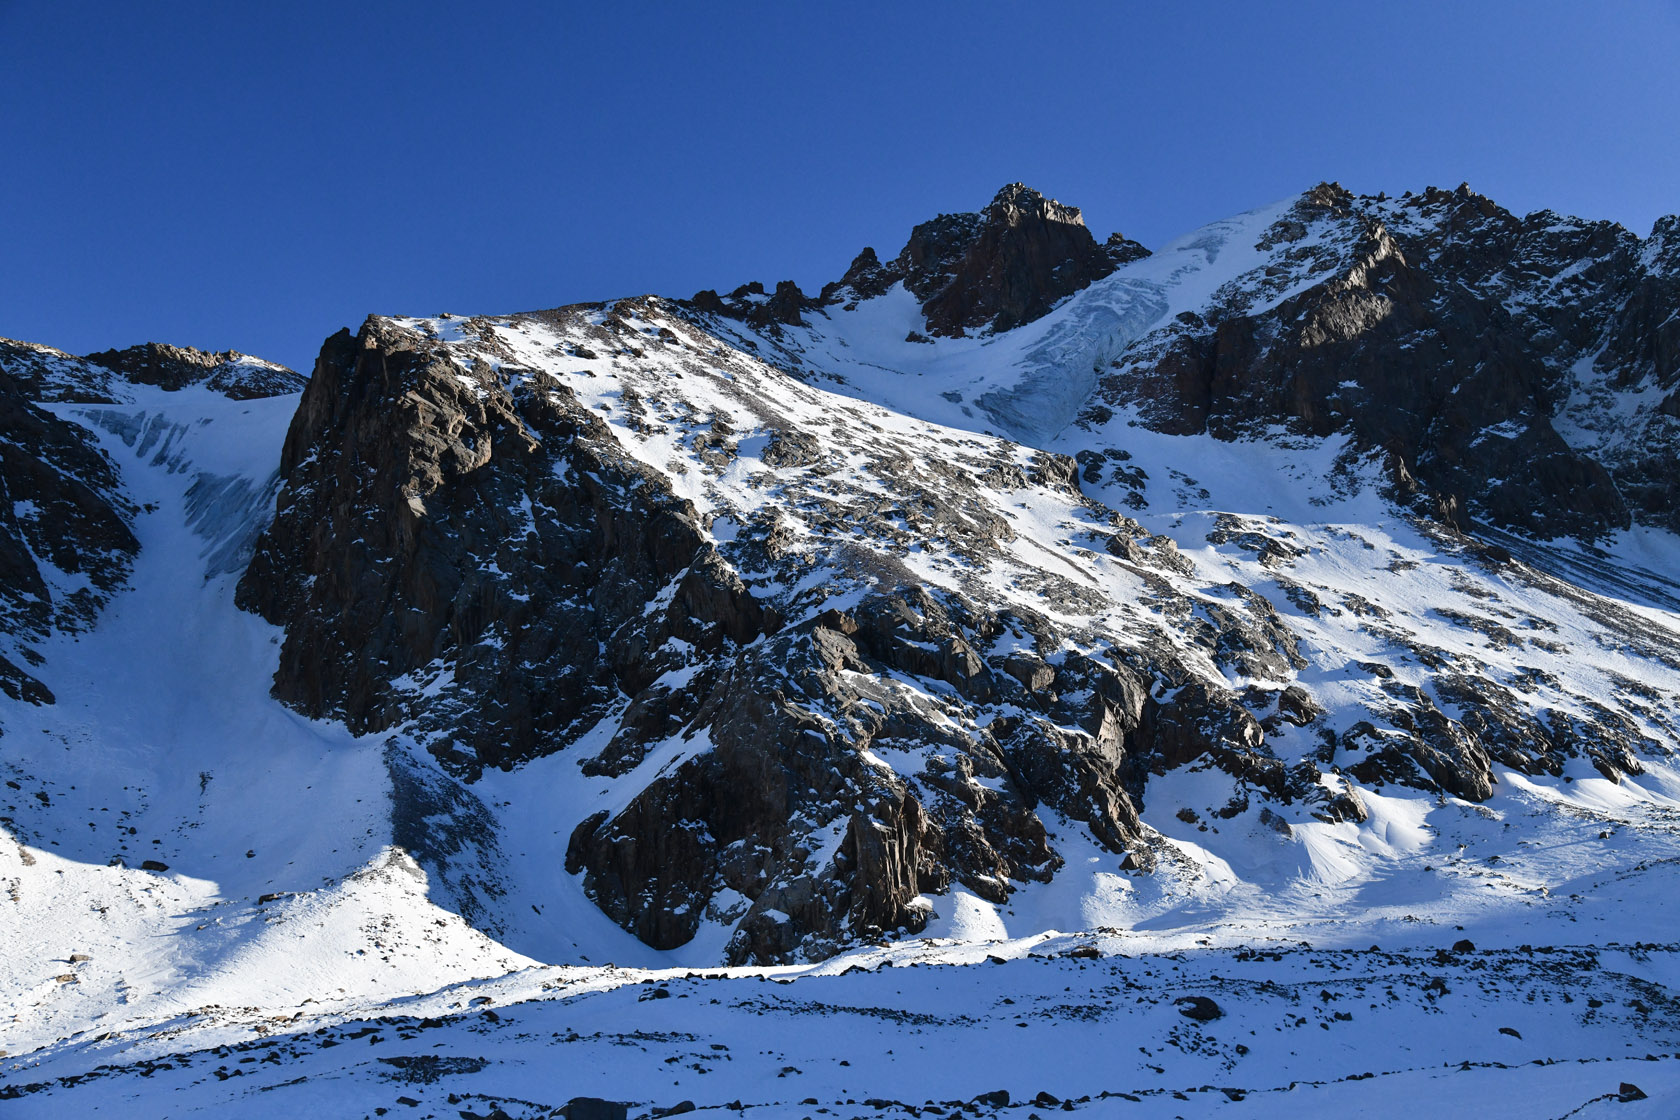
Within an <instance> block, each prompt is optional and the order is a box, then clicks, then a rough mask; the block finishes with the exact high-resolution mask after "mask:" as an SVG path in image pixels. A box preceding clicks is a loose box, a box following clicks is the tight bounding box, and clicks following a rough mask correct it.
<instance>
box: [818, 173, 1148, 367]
mask: <svg viewBox="0 0 1680 1120" xmlns="http://www.w3.org/2000/svg"><path fill="white" fill-rule="evenodd" d="M1148 255H1149V250H1147V249H1145V248H1144V247H1143V246H1141V245H1139V244H1138V243H1137V242H1135V241H1129V240H1127V239H1126V238H1124V237H1121V236H1120V235H1119V234H1114V235H1113V236H1111V237H1110V238H1109V239H1108V241H1107V243H1106V244H1100V245H1099V244H1098V243H1097V239H1096V238H1095V237H1093V236H1091V231H1090V230H1088V229H1087V228H1085V221H1084V219H1083V218H1082V217H1081V216H1080V213H1079V210H1078V208H1077V207H1073V206H1063V205H1062V204H1061V203H1059V202H1057V201H1055V200H1054V199H1049V198H1045V197H1044V196H1043V195H1042V194H1040V193H1038V192H1037V191H1035V190H1033V189H1032V188H1030V187H1027V186H1025V185H1023V184H1021V183H1011V184H1009V185H1008V186H1006V187H1004V188H1003V189H1002V190H1000V191H998V193H997V195H996V196H995V197H993V199H992V201H991V203H990V204H989V205H987V207H986V209H985V210H983V211H981V212H979V213H970V214H941V215H940V216H939V217H937V218H934V219H933V220H931V221H927V222H923V223H922V224H921V225H918V226H917V227H916V228H915V229H914V230H912V231H911V233H910V240H909V241H908V242H906V243H905V246H904V248H903V249H902V250H901V251H900V252H899V254H898V256H897V257H896V258H894V259H893V261H892V262H890V263H889V264H886V265H883V264H882V263H881V262H880V260H879V259H878V258H877V257H876V255H875V250H874V249H865V250H864V251H863V252H862V253H860V254H858V256H857V259H856V260H854V261H853V262H852V264H851V267H849V268H848V269H847V270H846V273H845V275H844V276H842V277H841V278H840V279H839V280H838V281H837V282H835V283H833V284H829V285H827V286H826V287H824V289H823V293H822V294H823V299H824V301H825V302H829V303H834V302H849V301H853V300H858V299H870V298H873V297H875V296H878V295H881V294H882V293H884V292H886V291H887V290H888V289H889V288H891V287H892V286H893V285H894V284H897V283H900V282H902V283H903V284H904V286H905V287H906V288H907V289H909V291H910V292H911V293H913V294H914V295H915V296H916V298H917V299H918V300H919V301H920V302H921V305H922V312H923V314H924V315H925V316H926V318H927V324H928V333H929V334H933V335H962V334H965V333H967V332H968V331H970V330H990V331H1006V330H1010V329H1012V328H1014V327H1018V326H1021V325H1022V324H1023V323H1030V322H1032V321H1033V320H1034V319H1038V318H1040V317H1042V316H1044V315H1045V314H1047V313H1048V312H1049V311H1050V309H1051V308H1052V307H1054V306H1055V305H1056V304H1057V303H1058V302H1059V301H1060V300H1062V299H1064V298H1065V297H1067V296H1070V295H1072V294H1073V293H1074V292H1077V291H1079V290H1081V289H1082V288H1085V287H1087V286H1088V285H1090V284H1091V283H1092V282H1093V281H1096V280H1100V279H1102V278H1103V277H1104V276H1107V275H1108V274H1109V273H1111V272H1113V271H1114V270H1115V268H1116V267H1118V266H1119V265H1122V264H1125V263H1127V262H1129V261H1134V260H1137V259H1139V258H1141V257H1146V256H1148Z"/></svg>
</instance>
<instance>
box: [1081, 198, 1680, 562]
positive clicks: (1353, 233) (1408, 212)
mask: <svg viewBox="0 0 1680 1120" xmlns="http://www.w3.org/2000/svg"><path fill="white" fill-rule="evenodd" d="M1309 231H1310V232H1312V234H1313V236H1312V237H1309V236H1308V233H1309ZM1671 240H1674V238H1673V237H1672V234H1671V232H1670V227H1669V226H1667V225H1664V224H1663V223H1658V227H1657V229H1656V230H1654V231H1653V233H1652V236H1651V238H1650V240H1649V241H1648V242H1647V243H1646V244H1645V245H1644V246H1641V244H1640V243H1639V241H1638V239H1637V238H1635V237H1633V236H1632V235H1631V234H1629V233H1628V232H1627V231H1626V230H1624V229H1622V228H1621V227H1619V226H1615V225H1612V224H1611V223H1608V222H1580V221H1576V220H1573V219H1562V218H1559V216H1558V215H1556V214H1552V213H1550V212H1541V213H1537V214H1531V215H1529V216H1528V217H1526V218H1517V217H1515V216H1514V215H1512V214H1510V213H1509V212H1507V211H1505V210H1503V209H1501V208H1500V207H1498V206H1496V205H1495V204H1494V203H1492V202H1491V201H1489V200H1488V199H1486V198H1484V197H1482V196H1480V195H1477V194H1475V193H1473V192H1471V191H1470V190H1469V189H1468V188H1466V187H1460V188H1459V189H1458V190H1456V191H1441V190H1435V189H1431V190H1429V191H1425V192H1424V193H1423V194H1420V195H1412V196H1408V197H1406V198H1404V199H1399V200H1387V199H1382V198H1376V199H1373V198H1362V197H1355V196H1354V195H1352V194H1351V193H1349V192H1347V191H1346V190H1343V189H1342V188H1340V187H1339V186H1336V185H1335V184H1324V185H1321V186H1319V187H1318V188H1315V189H1314V190H1312V191H1309V192H1308V193H1307V194H1306V195H1304V196H1303V197H1302V198H1301V199H1300V201H1299V202H1298V203H1297V204H1296V205H1295V207H1294V209H1293V211H1292V212H1291V213H1290V215H1289V216H1287V217H1285V218H1283V219H1281V220H1279V221H1278V222H1277V223H1276V224H1275V225H1274V226H1273V227H1272V228H1271V229H1270V230H1269V231H1268V232H1267V233H1266V234H1265V236H1264V237H1262V239H1261V241H1260V244H1259V247H1260V248H1262V249H1267V250H1270V251H1271V256H1270V257H1269V258H1268V263H1267V264H1266V265H1265V267H1264V268H1263V269H1262V270H1256V272H1255V273H1254V274H1252V275H1251V276H1245V277H1243V278H1242V279H1241V280H1240V281H1239V282H1236V283H1233V284H1232V285H1230V286H1228V288H1227V289H1225V290H1223V291H1222V292H1221V293H1220V295H1219V296H1218V297H1217V298H1216V300H1215V304H1214V306H1213V308H1212V311H1211V313H1210V314H1208V315H1195V314H1189V313H1186V314H1185V315H1181V316H1180V317H1179V319H1178V320H1176V321H1174V322H1172V323H1170V324H1168V325H1167V326H1165V327H1163V328H1161V329H1159V330H1157V331H1155V332H1154V333H1152V334H1151V335H1149V336H1148V337H1146V338H1144V339H1142V340H1139V342H1137V343H1136V344H1134V345H1133V346H1132V347H1131V348H1129V349H1128V350H1127V351H1126V352H1125V353H1124V354H1122V355H1121V356H1120V358H1118V359H1116V361H1115V362H1114V367H1115V368H1114V370H1113V371H1112V372H1111V373H1110V374H1109V375H1108V376H1107V377H1106V378H1105V380H1104V383H1103V385H1102V387H1101V388H1100V389H1099V392H1098V395H1097V401H1098V402H1099V404H1100V405H1101V406H1114V405H1120V404H1126V403H1133V402H1135V403H1138V404H1140V405H1141V407H1142V410H1143V416H1144V418H1145V419H1146V420H1147V422H1148V423H1149V424H1150V425H1151V426H1152V427H1155V428H1157V429H1158V430H1161V431H1166V432H1172V433H1195V432H1203V431H1205V432H1208V433H1211V434H1213V435H1215V436H1218V437H1220V438H1226V439H1235V438H1241V437H1245V436H1252V435H1255V434H1258V433H1260V432H1262V431H1264V430H1265V429H1266V428H1267V426H1268V425H1273V424H1278V423H1285V424H1288V425H1290V426H1291V427H1293V428H1294V429H1295V430H1297V431H1299V432H1303V433H1308V434H1311V435H1315V436H1327V435H1330V434H1332V433H1338V432H1346V433H1348V434H1350V435H1352V436H1353V437H1354V440H1355V442H1356V445H1357V446H1359V447H1362V448H1366V449H1371V450H1374V451H1376V452H1379V453H1380V454H1382V455H1383V456H1385V457H1386V458H1387V460H1388V463H1389V473H1390V476H1391V478H1392V480H1393V486H1394V490H1395V493H1396V495H1397V496H1399V497H1400V498H1401V499H1402V500H1405V501H1411V502H1415V503H1416V504H1417V505H1418V506H1419V508H1420V509H1424V510H1426V511H1427V512H1429V513H1430V514H1431V515H1432V516H1435V517H1437V518H1439V519H1441V520H1443V521H1445V522H1447V523H1448V524H1451V525H1453V526H1454V527H1457V528H1465V527H1467V526H1468V524H1469V521H1468V519H1467V515H1469V516H1474V517H1481V518H1485V519H1486V520H1488V521H1491V522H1493V523H1495V524H1498V525H1501V526H1505V527H1510V528H1515V529H1518V530H1520V531H1522V532H1524V533H1528V534H1531V535H1535V536H1539V537H1551V536H1556V535H1560V534H1567V535H1572V536H1584V537H1589V538H1590V537H1594V536H1597V535H1601V534H1603V533H1604V532H1606V531H1608V530H1612V529H1617V528H1622V527H1625V526H1627V525H1628V524H1629V522H1630V518H1631V516H1632V515H1633V514H1636V513H1637V514H1638V515H1639V516H1640V517H1641V518H1643V519H1645V520H1648V521H1649V522H1651V523H1653V524H1661V525H1666V526H1674V525H1676V524H1677V522H1676V520H1675V514H1674V509H1675V506H1674V503H1673V501H1672V498H1673V496H1674V494H1675V487H1676V486H1677V485H1680V475H1677V472H1676V471H1674V470H1673V469H1672V462H1673V456H1672V455H1670V454H1669V451H1670V450H1672V449H1673V448H1675V447H1676V446H1680V443H1677V440H1680V422H1677V421H1676V420H1675V419H1674V418H1673V417H1671V416H1668V415H1666V414H1664V413H1662V412H1661V410H1660V409H1655V410H1651V411H1650V412H1649V413H1648V414H1647V415H1646V416H1645V417H1643V418H1642V421H1641V422H1642V424H1643V425H1644V429H1645V430H1644V433H1643V438H1641V439H1637V440H1619V441H1618V440H1616V439H1614V438H1612V439H1602V438H1598V437H1593V438H1592V439H1591V440H1587V441H1583V439H1581V438H1580V437H1579V436H1578V435H1574V434H1573V432H1572V437H1571V439H1567V440H1566V439H1565V438H1564V436H1563V435H1561V434H1560V431H1559V424H1560V422H1562V423H1566V424H1568V426H1569V428H1570V429H1579V428H1582V427H1586V426H1593V425H1597V424H1599V423H1601V421H1600V420H1599V419H1597V418H1596V417H1595V416H1594V415H1593V414H1591V412H1590V409H1589V408H1588V405H1587V404H1584V403H1582V400H1581V399H1579V398H1582V397H1583V396H1590V393H1588V392H1586V391H1585V390H1582V389H1580V388H1579V387H1578V378H1579V375H1578V374H1576V373H1574V372H1573V370H1574V367H1575V365H1576V363H1578V362H1582V361H1586V362H1588V363H1589V364H1590V365H1591V366H1592V367H1593V368H1594V369H1595V370H1597V371H1600V374H1599V376H1600V377H1601V378H1605V379H1608V381H1610V382H1611V383H1617V382H1620V383H1625V384H1627V385H1630V386H1631V385H1632V384H1634V383H1636V382H1638V381H1639V380H1640V379H1642V378H1643V379H1648V381H1649V383H1650V384H1652V385H1653V387H1654V388H1656V389H1658V390H1661V391H1664V392H1666V391H1669V390H1670V389H1671V388H1680V367H1677V366H1676V362H1677V360H1680V349H1677V345H1680V343H1677V339H1680V334H1677V328H1676V327H1675V325H1674V318H1673V308H1674V307H1675V306H1676V301H1677V299H1680V275H1677V272H1680V270H1676V269H1675V267H1674V262H1673V261H1672V260H1670V257H1672V256H1674V255H1675V254H1674V252H1673V251H1672V249H1671V247H1670V241H1671ZM1304 280H1311V281H1312V282H1310V283H1303V281H1304ZM1572 394H1574V398H1572ZM1589 403H1590V402H1589ZM1572 413H1573V414H1572ZM1096 415H1098V413H1095V412H1092V411H1088V412H1087V419H1088V420H1089V419H1091V418H1093V417H1094V416H1096ZM1607 415H1608V414H1607ZM1607 434H1609V433H1607ZM1593 444H1596V446H1593Z"/></svg>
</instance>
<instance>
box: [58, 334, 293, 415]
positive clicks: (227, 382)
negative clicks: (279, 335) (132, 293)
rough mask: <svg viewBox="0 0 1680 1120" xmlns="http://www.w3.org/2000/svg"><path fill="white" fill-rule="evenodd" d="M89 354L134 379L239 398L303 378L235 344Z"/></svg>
mask: <svg viewBox="0 0 1680 1120" xmlns="http://www.w3.org/2000/svg"><path fill="white" fill-rule="evenodd" d="M85 360H86V361H88V362H90V363H92V364H94V365H98V366H104V367H105V368H107V369H110V370H112V371H114V372H116V373H119V374H121V375H122V376H123V377H124V378H126V379H127V380H129V381H132V382H134V383H135V384H136V385H156V386H158V387H160V388H163V389H167V390H179V389H184V388H186V387H187V386H188V385H203V386H205V387H206V388H208V389H211V390H213V391H215V392H218V393H221V394H222V395H224V396H228V397H232V398H233V399H234V400H236V401H242V400H251V399H253V398H256V397H278V396H284V395H285V394H287V393H295V392H297V391H299V390H300V389H302V388H303V378H302V377H300V376H299V375H298V374H296V373H294V372H292V371H291V370H289V369H287V368H285V367H284V366H278V365H275V364H274V363H272V362H265V361H263V360H262V359H260V358H251V357H249V356H247V355H245V354H241V353H239V352H237V351H234V350H224V351H222V352H220V353H208V352H206V351H203V350H194V349H193V348H192V347H190V346H170V345H167V344H165V343H161V342H147V343H144V344H142V345H140V346H130V347H129V348H128V349H126V350H102V351H100V352H99V353H97V354H89V355H88V356H87V357H86V359H85Z"/></svg>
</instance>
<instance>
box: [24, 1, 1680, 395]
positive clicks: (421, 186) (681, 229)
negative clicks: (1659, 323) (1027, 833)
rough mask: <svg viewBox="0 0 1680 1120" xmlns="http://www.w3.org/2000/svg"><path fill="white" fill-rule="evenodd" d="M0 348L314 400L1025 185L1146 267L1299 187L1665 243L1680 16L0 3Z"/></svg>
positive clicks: (1547, 5) (825, 262)
mask: <svg viewBox="0 0 1680 1120" xmlns="http://www.w3.org/2000/svg"><path fill="white" fill-rule="evenodd" d="M0 90H3V94H0V161H3V162H0V234H3V242H0V334H3V335H9V336H12V337H22V338H28V339H32V340H35V341H40V342H46V343H50V344H52V345H56V346H59V347H61V348H64V349H67V350H72V351H76V352H85V351H88V350H92V349H97V348H103V347H107V346H116V345H127V344H131V343H134V342H139V341H143V340H148V339H155V340H158V341H168V342H177V343H184V344H191V345H197V346H202V347H206V348H214V349H224V348H230V347H231V348H234V349H239V350H245V351H247V352H250V353H256V354H261V355H264V356H266V357H270V358H273V359H275V360H278V361H283V362H286V363H288V364H291V365H295V366H297V367H299V368H302V369H307V368H308V367H309V365H310V363H311V362H312V361H313V357H314V354H315V352H316V350H317V349H318V347H319V344H320V340H321V339H322V338H323V337H325V336H326V335H327V334H329V333H331V332H332V331H333V330H335V329H337V328H338V327H340V326H346V325H348V326H354V325H355V324H357V323H359V322H360V320H361V319H362V317H363V316H364V315H366V314H367V313H369V312H380V313H390V314H433V313H436V312H438V311H444V310H448V311H455V312H459V313H474V312H499V311H510V310H519V309H526V308H535V307H550V306H555V305H558V304H562V303H567V302H574V301H579V300H586V299H600V298H608V297H612V296H619V295H627V294H636V293H640V292H645V291H656V292H663V293H668V294H674V295H689V294H691V293H692V292H694V291H695V290H696V289H698V288H702V287H717V288H728V287H732V286H734V285H736V284H738V283H740V282H742V281H745V280H749V279H761V280H764V281H767V282H774V281H776V280H780V279H784V278H792V279H794V280H797V281H798V282H799V283H800V284H801V285H802V286H804V287H805V288H806V289H807V290H811V289H814V288H815V287H817V286H818V285H820V284H821V283H822V282H823V281H825V280H828V279H832V278H834V277H835V276H837V275H838V274H839V273H840V272H841V271H842V270H843V269H844V268H845V266H846V264H847V262H848V261H849V260H850V259H851V257H852V256H853V254H854V253H856V251H857V250H858V249H859V248H861V247H862V246H864V245H866V244H868V245H874V246H875V247H876V248H877V249H878V250H880V252H881V253H882V254H883V255H887V254H889V253H893V252H896V251H897V250H898V248H899V247H900V246H901V245H902V244H903V241H904V237H905V235H906V234H907V233H908V232H909V229H910V226H911V225H912V224H913V223H915V222H917V221H919V220H921V219H924V218H927V217H930V216H932V215H933V214H935V213H938V212H940V211H951V210H966V209H976V208H978V207H980V206H981V205H983V204H984V203H985V202H986V201H987V199H989V198H990V197H991V195H992V193H993V192H994V191H995V190H996V189H997V188H998V187H999V186H1000V185H1002V184H1004V183H1006V182H1009V181H1012V180H1017V179H1019V180H1023V181H1025V182H1027V183H1030V184H1032V185H1034V186H1036V187H1038V188H1040V189H1041V190H1043V191H1045V193H1047V194H1050V195H1053V196H1055V197H1057V198H1060V199H1061V200H1062V201H1064V202H1069V203H1073V204H1075V205H1078V206H1082V207H1084V209H1085V214H1086V220H1087V222H1088V223H1089V224H1090V225H1091V227H1092V228H1093V229H1094V230H1095V231H1096V232H1097V233H1098V235H1099V236H1104V235H1106V234H1107V233H1109V232H1110V231H1112V230H1115V229H1119V230H1122V231H1123V232H1125V233H1126V234H1127V235H1128V236H1131V237H1135V238H1137V239H1139V240H1141V241H1143V242H1144V243H1145V244H1148V245H1159V244H1160V243H1162V242H1163V241H1165V240H1167V239H1170V238H1172V237H1174V236H1176V235H1178V234H1180V233H1184V232H1186V231H1188V230H1190V229H1192V228H1194V227H1196V226H1197V225H1200V224H1201V223H1203V222H1206V221H1209V220H1212V219H1215V218H1219V217H1224V216H1226V215H1228V214H1231V213H1235V212H1237V211H1240V210H1245V209H1248V208H1250V207H1252V206H1256V205H1259V204H1261V203H1265V202H1268V201H1271V200H1273V199H1276V198H1281V197H1283V196H1285V195H1288V194H1292V193H1295V192H1297V191H1300V190H1302V189H1305V188H1306V187H1308V186H1311V185H1312V184H1313V183H1315V182H1317V181H1319V180H1321V179H1336V180H1339V181H1341V182H1342V183H1343V184H1344V185H1346V186H1348V187H1351V188H1353V189H1354V190H1358V191H1368V192H1375V191H1378V190H1386V191H1388V192H1390V193H1399V192H1400V191H1402V190H1407V189H1421V188H1422V187H1424V186H1426V185H1431V184H1433V185H1441V186H1455V185H1457V184H1458V183H1459V182H1460V181H1463V180H1468V181H1469V183H1470V184H1471V186H1473V187H1475V188H1476V189H1478V190H1480V191H1482V192H1483V193H1484V194H1487V195H1490V196H1492V197H1493V198H1494V199H1496V200H1497V201H1499V202H1501V203H1503V204H1504V205H1506V206H1508V207H1510V208H1511V209H1513V210H1516V211H1518V212H1519V213H1521V212H1526V211H1528V210H1531V209H1538V208H1541V207H1551V208H1553V209H1558V210H1563V211H1567V212H1573V213H1577V214H1581V215H1583V216H1587V217H1595V218H1599V217H1602V218H1610V219H1614V220H1616V221H1620V222H1622V223H1623V224H1625V225H1627V226H1629V227H1630V228H1631V229H1633V230H1634V231H1635V232H1637V233H1640V234H1641V235H1643V234H1644V233H1645V232H1647V231H1648V230H1649V228H1650V225H1651V222H1652V220H1653V219H1654V218H1656V217H1657V216H1658V215H1659V214H1662V213H1668V212H1673V211H1676V210H1680V0H1644V2H1631V0H1630V2H1617V0H1606V2H1603V3H1575V2H1569V3H1564V2H1545V0H1530V2H1523V3H1495V2H1481V0H1456V2H1453V3H1432V2H1417V3H1377V2H1371V3H1366V2H1354V3H1349V2H1345V0H1344V2H1336V3H1300V4H1292V5H1286V4H1283V3H1276V4H1274V3H1258V2H1256V3H1246V2H1245V3H1190V2H1185V3H1176V2H1174V3H1168V2H1166V0H1162V2H1161V3H1152V4H1147V5H1145V4H1141V3H1121V2H1113V3H1092V4H1086V5H1075V4H1056V3H1044V2H1040V3H1032V4H1025V3H1013V4H1007V5H1006V4H985V3H980V4H957V3H933V2H929V3H891V4H879V5H877V4H870V3H850V4H845V5H840V4H819V3H797V2H787V0H784V2H781V3H774V4H728V3H689V4H680V5H679V4H670V5H662V4H656V3H640V4H588V5H585V4H566V3H530V4H518V5H516V4H495V3H474V4H455V5H445V4H427V3H406V4H379V3H363V4H357V3H343V2H340V3H331V4H326V3H320V4H317V3H306V2H284V3H275V4H255V3H226V2H217V3H185V2H181V3H175V2H168V0H160V2H159V3H155V4H154V3H133V2H132V0H123V2H117V0H111V2H107V3H91V4H90V3H78V2H74V0H51V2H34V0H29V2H25V0H0Z"/></svg>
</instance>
